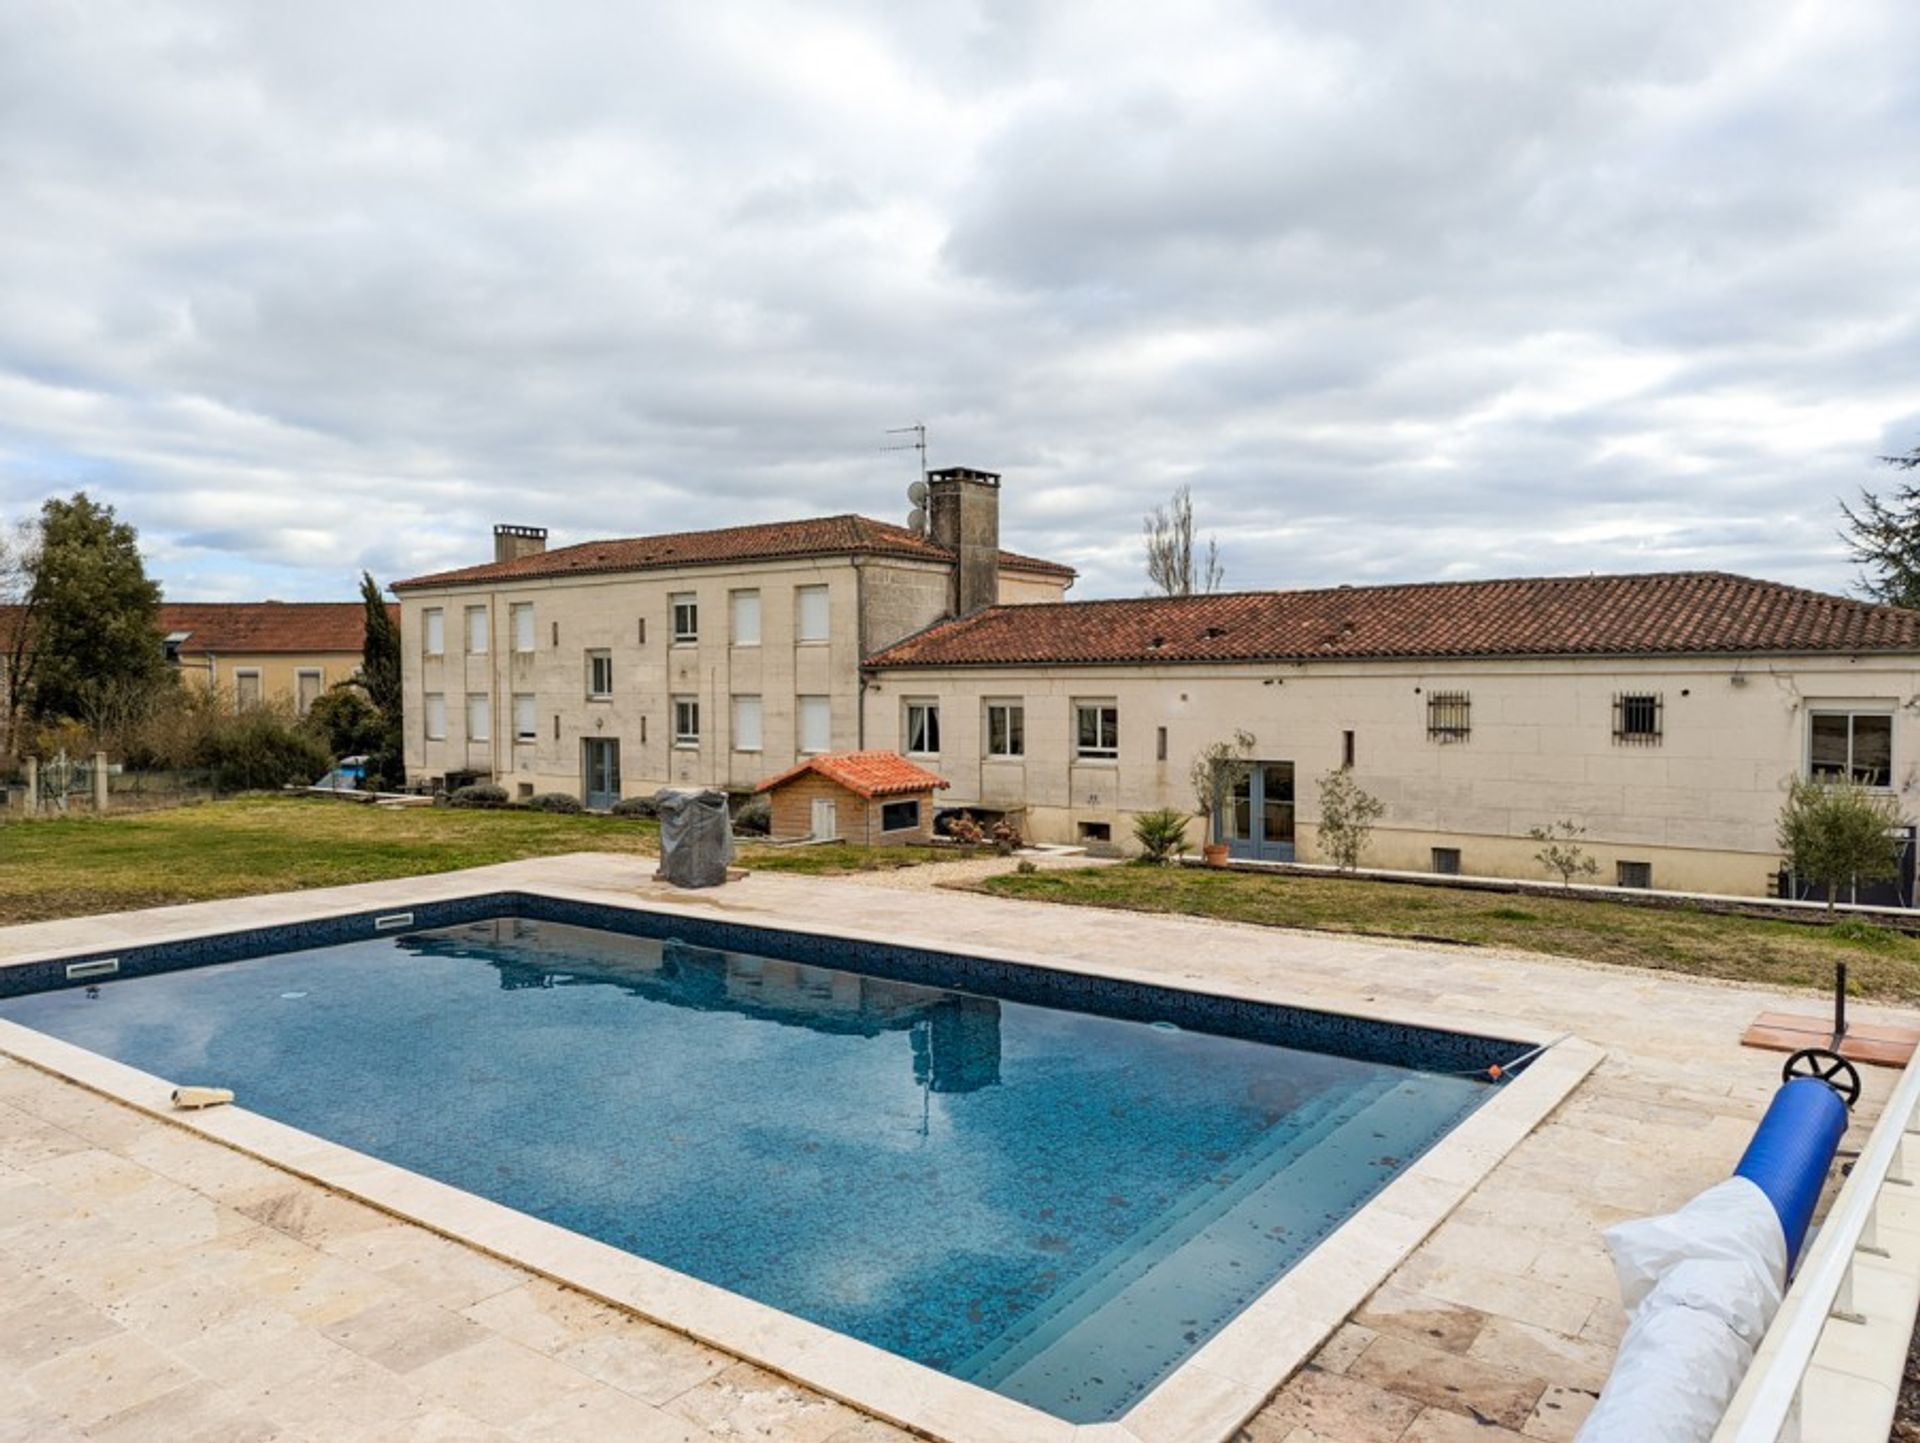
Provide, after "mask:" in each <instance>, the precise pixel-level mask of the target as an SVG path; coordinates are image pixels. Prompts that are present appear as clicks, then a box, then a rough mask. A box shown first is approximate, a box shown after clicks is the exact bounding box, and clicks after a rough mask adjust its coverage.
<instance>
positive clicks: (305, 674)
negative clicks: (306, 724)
mask: <svg viewBox="0 0 1920 1443" xmlns="http://www.w3.org/2000/svg"><path fill="white" fill-rule="evenodd" d="M325 679H326V678H325V677H324V676H323V675H322V673H321V671H320V669H319V668H318V667H305V666H303V667H301V668H300V670H298V671H296V672H295V673H294V674H293V686H294V694H293V702H294V706H295V707H296V708H297V709H298V710H299V713H300V715H301V716H305V715H306V714H307V713H308V712H310V711H312V710H313V704H314V703H315V702H317V701H319V700H320V686H321V683H322V682H323V681H324V680H325Z"/></svg>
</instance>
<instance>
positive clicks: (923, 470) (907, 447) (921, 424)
mask: <svg viewBox="0 0 1920 1443" xmlns="http://www.w3.org/2000/svg"><path fill="white" fill-rule="evenodd" d="M886 434H887V435H889V436H911V437H913V439H912V440H911V441H902V442H901V443H900V444H899V445H897V446H882V447H881V448H880V449H881V450H882V451H918V452H919V453H920V479H921V480H922V481H924V480H926V479H927V423H926V422H925V421H915V422H914V423H913V424H912V425H911V426H889V427H888V428H887V430H886Z"/></svg>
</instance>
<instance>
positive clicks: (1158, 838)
mask: <svg viewBox="0 0 1920 1443" xmlns="http://www.w3.org/2000/svg"><path fill="white" fill-rule="evenodd" d="M1133 839H1134V841H1136V842H1138V843H1139V844H1140V860H1141V861H1143V862H1150V863H1152V864H1154V865H1155V866H1165V865H1166V864H1167V863H1168V862H1170V861H1172V860H1173V858H1174V854H1175V853H1177V852H1178V851H1179V850H1180V849H1181V848H1182V847H1183V846H1185V845H1186V841H1187V814H1186V813H1185V812H1182V811H1176V810H1175V809H1174V808H1172V807H1164V808H1162V809H1161V810H1159V811H1157V812H1142V813H1140V815H1139V816H1137V817H1135V818H1134V819H1133Z"/></svg>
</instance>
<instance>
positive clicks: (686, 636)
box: [668, 591, 700, 646]
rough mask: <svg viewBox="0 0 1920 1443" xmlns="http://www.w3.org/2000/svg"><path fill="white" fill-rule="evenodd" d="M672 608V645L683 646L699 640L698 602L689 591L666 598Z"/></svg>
mask: <svg viewBox="0 0 1920 1443" xmlns="http://www.w3.org/2000/svg"><path fill="white" fill-rule="evenodd" d="M668 601H669V602H670V603H671V604H672V607H673V644H674V645H675V646H685V645H687V644H688V643H690V642H695V641H698V640H699V639H700V602H699V599H698V598H697V597H695V596H694V594H693V593H692V592H691V591H682V592H677V593H675V594H674V595H673V596H671V597H669V598H668Z"/></svg>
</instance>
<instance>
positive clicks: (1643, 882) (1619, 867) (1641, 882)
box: [1613, 862, 1653, 891]
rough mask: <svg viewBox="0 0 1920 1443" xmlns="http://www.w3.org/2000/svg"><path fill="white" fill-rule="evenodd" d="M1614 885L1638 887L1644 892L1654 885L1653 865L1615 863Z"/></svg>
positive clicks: (1646, 863)
mask: <svg viewBox="0 0 1920 1443" xmlns="http://www.w3.org/2000/svg"><path fill="white" fill-rule="evenodd" d="M1613 885H1614V886H1616V887H1638V888H1640V889H1641V890H1643V891H1644V890H1645V889H1647V888H1649V887H1651V886H1652V885H1653V863H1651V862H1615V863H1614V864H1613Z"/></svg>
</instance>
